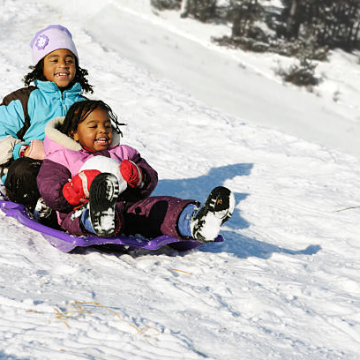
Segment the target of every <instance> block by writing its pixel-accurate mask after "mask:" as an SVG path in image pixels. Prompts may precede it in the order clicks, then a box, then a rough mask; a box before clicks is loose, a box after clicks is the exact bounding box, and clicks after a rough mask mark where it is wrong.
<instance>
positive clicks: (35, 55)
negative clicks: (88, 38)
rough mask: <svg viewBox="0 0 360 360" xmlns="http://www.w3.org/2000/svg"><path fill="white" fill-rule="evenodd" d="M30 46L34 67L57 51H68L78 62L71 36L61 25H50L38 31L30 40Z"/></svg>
mask: <svg viewBox="0 0 360 360" xmlns="http://www.w3.org/2000/svg"><path fill="white" fill-rule="evenodd" d="M30 46H31V53H32V59H33V64H34V65H36V64H37V63H38V62H39V61H40V60H41V59H42V58H44V57H45V56H46V55H48V54H50V53H51V52H53V51H54V50H58V49H68V50H70V51H71V52H72V53H73V54H74V55H75V56H76V57H77V59H78V61H79V55H78V53H77V50H76V47H75V44H74V42H73V40H72V35H71V33H70V31H69V30H68V29H67V28H66V27H64V26H61V25H50V26H48V27H47V28H45V29H42V30H40V31H38V32H37V33H36V34H35V36H34V38H33V39H32V41H31V43H30Z"/></svg>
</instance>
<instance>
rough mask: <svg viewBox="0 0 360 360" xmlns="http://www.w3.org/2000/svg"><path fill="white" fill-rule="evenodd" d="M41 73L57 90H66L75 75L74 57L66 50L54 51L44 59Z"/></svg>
mask: <svg viewBox="0 0 360 360" xmlns="http://www.w3.org/2000/svg"><path fill="white" fill-rule="evenodd" d="M43 73H44V76H45V78H46V79H47V80H48V81H53V82H54V83H55V84H56V85H57V86H58V88H59V89H66V88H67V87H68V86H69V85H70V84H71V82H72V81H73V80H74V78H75V75H76V64H75V55H74V54H73V53H72V52H71V51H70V50H67V49H58V50H54V51H53V52H51V53H50V54H48V55H46V56H45V58H44V70H43Z"/></svg>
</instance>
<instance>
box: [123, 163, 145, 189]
mask: <svg viewBox="0 0 360 360" xmlns="http://www.w3.org/2000/svg"><path fill="white" fill-rule="evenodd" d="M120 172H121V175H122V177H123V178H124V180H125V181H126V182H127V183H128V185H129V186H130V187H132V188H138V187H141V185H142V180H143V175H142V171H141V169H140V168H139V167H138V166H137V165H136V164H135V163H134V162H133V161H131V160H123V161H122V163H121V164H120Z"/></svg>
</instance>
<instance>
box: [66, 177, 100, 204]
mask: <svg viewBox="0 0 360 360" xmlns="http://www.w3.org/2000/svg"><path fill="white" fill-rule="evenodd" d="M99 174H100V171H99V170H83V171H80V172H79V173H78V174H76V175H75V176H74V177H73V178H72V179H71V180H70V181H69V182H68V183H66V184H65V185H64V187H63V189H62V193H63V195H64V197H65V199H66V200H67V201H68V203H69V204H71V205H79V204H81V203H86V202H87V201H88V199H89V191H90V186H91V183H92V181H93V180H94V179H95V177H96V176H98V175H99Z"/></svg>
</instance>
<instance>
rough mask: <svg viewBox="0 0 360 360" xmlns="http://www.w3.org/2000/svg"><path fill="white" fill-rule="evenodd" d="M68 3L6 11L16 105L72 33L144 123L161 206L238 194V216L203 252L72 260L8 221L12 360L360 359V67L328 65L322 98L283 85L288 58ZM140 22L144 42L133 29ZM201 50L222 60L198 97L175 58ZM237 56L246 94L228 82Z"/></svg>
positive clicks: (0, 314)
mask: <svg viewBox="0 0 360 360" xmlns="http://www.w3.org/2000/svg"><path fill="white" fill-rule="evenodd" d="M51 4H52V6H53V7H51V5H50V3H49V2H47V1H45V0H38V1H36V2H25V1H20V0H13V1H9V0H0V9H1V11H0V40H1V44H2V47H1V49H0V61H1V63H2V65H3V66H2V67H1V68H0V79H1V84H2V89H1V93H2V96H3V95H6V94H8V93H9V92H10V91H12V90H15V89H17V88H19V87H21V86H22V84H21V79H22V77H23V76H24V75H25V74H26V73H27V72H28V68H27V67H28V64H30V48H29V42H30V40H31V38H32V36H33V34H34V33H35V32H36V31H38V30H39V29H41V28H43V27H45V26H47V25H49V24H51V23H61V24H62V25H64V26H67V27H68V28H69V29H70V31H71V32H72V33H73V37H74V41H75V43H76V45H77V48H78V51H79V55H80V62H81V66H82V67H84V68H86V69H88V70H89V74H90V76H89V82H90V83H91V84H92V85H94V86H95V93H94V95H93V97H94V98H101V99H103V100H105V101H106V102H108V103H109V104H110V105H111V106H112V107H113V109H114V110H115V111H116V113H117V114H118V115H119V116H120V117H121V119H122V120H124V122H126V123H127V124H128V126H127V127H126V128H125V129H124V134H125V136H124V139H123V141H124V143H127V144H129V145H131V146H134V147H135V148H137V149H138V150H139V151H140V152H141V154H142V156H143V157H144V158H146V159H147V160H148V161H149V163H150V164H151V165H152V166H153V167H154V168H155V169H157V170H158V172H159V177H160V182H159V185H158V188H157V190H156V192H155V194H156V195H160V194H168V195H174V196H180V197H184V198H196V199H198V200H201V201H203V200H205V198H206V196H207V194H208V192H209V191H210V190H211V188H212V187H214V186H216V185H225V186H228V187H229V188H231V189H232V190H233V191H234V193H235V196H236V201H237V205H236V210H235V213H234V216H233V218H232V219H231V220H230V221H229V222H228V223H227V226H225V227H224V230H223V231H222V235H223V236H224V237H225V238H226V241H225V242H224V243H220V244H206V245H204V246H202V247H200V248H199V249H196V250H193V251H190V252H186V253H178V252H175V251H173V250H171V249H168V248H164V249H162V250H159V251H156V252H149V251H138V252H132V253H129V254H122V253H119V252H111V251H105V250H101V249H100V250H99V249H90V248H89V249H83V250H77V251H75V252H73V253H71V254H65V253H61V252H60V251H58V250H56V249H54V248H53V247H51V246H50V245H49V244H48V242H47V241H46V240H44V239H43V238H42V237H41V236H40V235H39V234H38V233H36V232H34V231H32V230H30V229H28V228H25V227H23V226H21V225H19V224H18V223H17V222H16V221H15V220H14V219H11V218H7V217H5V216H4V215H3V214H2V213H0V239H1V241H0V254H1V255H0V259H1V260H0V289H1V290H0V359H1V360H2V359H17V360H20V359H21V360H23V359H24V360H25V359H31V360H32V359H36V360H37V359H64V360H65V359H66V360H68V359H74V360H75V359H76V360H78V359H96V360H98V359H104V360H105V359H106V360H108V359H141V360H142V359H156V360H159V359H161V360H169V359H176V360H178V359H214V360H225V359H226V360H227V359H231V360H232V359H245V360H247V359H249V360H250V359H251V360H253V359H270V360H271V359H284V360H285V359H286V360H288V359H304V360H305V359H306V360H309V359H310V360H314V359H316V360H317V359H334V360H335V359H347V360H348V359H350V360H352V359H354V360H355V359H358V358H359V355H358V354H359V353H360V317H359V313H360V285H359V284H360V271H359V270H360V262H359V259H360V246H359V236H360V226H359V216H360V208H359V206H360V191H359V179H360V158H359V154H360V147H359V145H358V143H357V142H356V141H355V140H356V139H357V138H356V134H358V132H357V131H358V129H359V127H358V126H359V115H358V104H357V103H356V101H355V99H358V97H357V95H358V91H359V88H358V83H357V84H356V80H357V79H358V76H359V70H358V66H359V65H358V64H356V61H355V59H354V58H353V57H351V56H348V55H344V54H341V53H339V54H335V55H334V61H335V62H334V63H332V64H330V63H329V64H323V65H322V66H323V67H324V69H325V70H324V71H326V69H328V70H329V71H327V78H328V81H327V82H324V83H323V84H322V87H321V88H319V90H318V91H319V96H316V95H315V94H309V93H306V92H304V91H302V90H299V89H294V88H292V87H290V86H284V85H282V84H281V83H279V81H278V80H277V79H276V78H275V77H274V75H273V73H271V72H270V70H269V69H270V68H271V67H272V64H273V63H274V61H275V60H276V59H274V58H273V57H270V56H268V55H265V56H263V57H261V56H258V55H257V56H255V55H251V54H244V53H241V52H238V53H236V54H235V53H234V52H226V51H224V50H223V49H221V50H219V49H216V48H215V47H214V45H209V44H207V41H209V38H208V35H209V32H210V31H215V32H217V33H218V32H220V31H225V30H221V29H220V28H216V29H214V30H211V29H210V28H209V27H208V25H201V24H198V23H196V22H194V21H193V20H191V19H186V20H184V19H182V22H181V23H180V20H179V19H178V18H177V17H176V13H171V12H166V13H161V14H154V13H153V12H152V11H151V9H150V7H149V4H148V1H145V0H131V1H130V0H127V1H126V0H117V1H115V0H114V1H106V2H102V4H101V5H98V2H97V1H92V0H91V1H89V0H88V1H84V0H81V1H68V2H67V3H61V2H59V1H57V0H56V1H52V2H51ZM109 9H112V11H111V12H110V11H109ZM114 15H116V16H117V17H116V18H114ZM135 21H137V23H138V27H137V29H138V30H135V28H132V29H131V30H129V29H130V28H129V26H130V25H131V24H134V23H135ZM90 24H92V25H93V26H90ZM106 24H107V25H106ZM125 24H126V28H125V27H123V25H125ZM155 29H157V31H155ZM110 30H111V32H112V33H111V32H110ZM140 30H141V31H140ZM160 30H161V31H160ZM165 30H167V33H166V35H163V34H164V33H163V32H164V31H165ZM190 30H191V31H190ZM145 32H146V34H147V36H153V37H154V39H158V40H156V41H155V42H153V43H152V44H149V43H147V49H148V51H149V52H148V54H149V57H148V58H145V55H144V54H146V52H144V50H143V48H142V47H141V44H143V45H144V42H141V41H142V40H141V39H145V35H144V34H145ZM186 32H188V36H187V37H186V36H185V35H184V34H186ZM119 34H120V35H121V36H120V35H119ZM139 34H140V37H139ZM141 34H143V35H142V36H141ZM159 34H160V35H159ZM190 34H192V35H191V36H190ZM194 34H197V35H198V36H197V38H196V39H195V35H194ZM164 36H167V39H168V40H167V41H168V44H178V45H179V47H178V48H176V46H175V50H173V51H175V54H177V55H178V56H176V55H175V56H174V53H173V54H171V52H170V50H169V47H168V48H166V47H165V46H162V44H161V41H160V40H161V38H163V39H164ZM128 39H130V40H131V39H134V40H133V41H132V43H131V41H130V42H127V40H128ZM135 39H137V40H136V41H135ZM206 39H207V40H206ZM120 41H121V43H120ZM189 41H192V56H193V57H194V59H196V60H194V62H192V64H196V63H197V61H198V60H199V59H200V63H201V61H205V59H206V62H205V63H204V65H203V66H201V67H199V69H198V70H199V71H198V72H197V75H196V76H199V77H198V78H196V79H197V80H196V81H194V79H193V83H190V84H188V85H187V84H186V83H188V81H186V80H189V79H190V75H189V73H188V72H189V71H192V70H191V69H190V68H189V66H190V63H189V62H184V63H182V62H181V61H179V62H177V63H176V75H177V78H173V77H171V76H170V75H169V74H170V73H171V72H173V71H170V70H171V69H169V67H170V66H169V65H170V63H169V61H170V60H168V59H171V61H175V58H176V57H178V58H179V59H180V58H181V56H182V55H181V54H182V53H183V52H182V51H179V50H177V49H189V48H188V46H190V45H189V44H190V42H189ZM155 43H157V45H158V46H159V48H157V47H155V49H157V50H156V51H161V52H158V58H157V59H158V64H157V68H154V67H153V66H154V65H156V61H154V59H155V60H156V58H154V57H153V55H152V53H151V52H150V50H151V49H152V48H153V45H154V46H155ZM134 44H138V45H139V46H138V47H135V46H134ZM206 44H207V45H206ZM130 45H131V47H130ZM205 45H206V46H205ZM170 48H171V47H170ZM136 49H137V50H136ZM160 49H161V50H160ZM204 49H205V50H204ZM136 51H138V53H137V54H138V58H137V59H135V57H136ZM205 51H206V58H204V57H203V56H205ZM197 54H199V57H197ZM150 55H151V56H150ZM235 55H236V56H237V57H239V58H237V59H240V58H241V59H242V61H243V64H244V66H243V67H239V66H238V69H239V75H237V76H241V77H242V78H243V79H244V80H243V83H244V84H246V86H245V85H244V87H238V84H237V85H236V86H235V85H234V84H231V82H230V81H229V80H228V79H229V77H228V76H230V75H231V74H232V71H234V70H231V71H230V72H229V75H228V74H227V72H226V71H225V68H226V67H225V65H224V64H225V63H226V62H228V64H229V68H231V69H233V68H232V66H233V63H232V61H233V59H234V56H235ZM219 56H221V58H222V59H223V62H224V63H223V64H222V65H220V63H219V62H218V59H219ZM161 59H164V60H165V62H161ZM179 59H178V60H179ZM236 61H238V60H236ZM281 61H284V62H286V61H289V60H286V59H285V60H283V59H282V60H281ZM161 64H162V65H161ZM210 64H213V65H211V66H210ZM216 64H219V66H220V67H221V68H219V70H218V71H217V73H216V74H215V70H214V69H213V68H214V67H216V66H217V65H216ZM351 64H352V66H351ZM182 66H185V67H186V68H183V67H182ZM222 66H224V67H222ZM159 69H160V70H162V71H161V72H160V71H159ZM331 69H335V70H336V71H331ZM211 70H212V71H214V76H211V79H210V78H209V82H208V83H206V84H200V83H199V82H200V79H201V78H202V79H203V78H204V76H205V77H206V76H209V75H208V74H209V72H210V71H211ZM193 74H194V76H195V73H194V72H193ZM220 74H224V76H225V77H224V78H223V79H222V78H221V76H220ZM336 76H338V77H336ZM181 80H182V81H183V82H181ZM190 80H191V79H190ZM210 80H211V81H210ZM223 81H224V82H223ZM234 82H237V81H236V79H235V75H234ZM336 82H337V84H343V90H341V92H342V93H344V94H347V95H346V96H344V99H343V101H342V102H341V101H339V102H334V101H333V100H332V92H333V91H332V90H330V89H333V87H332V86H333V84H335V83H336ZM195 85H198V86H197V88H196V86H195ZM202 85H206V87H205V89H206V88H208V90H209V91H208V92H207V93H205V94H204V93H203V89H204V88H203V86H202ZM212 86H216V89H217V93H216V94H217V96H215V95H216V94H215V95H214V94H213V93H214V91H213V88H212ZM339 86H340V85H339ZM222 88H224V89H225V88H226V89H229V88H232V89H236V91H241V93H240V94H241V95H240V96H239V99H238V101H239V103H236V105H237V104H239V105H237V106H235V105H234V106H233V107H232V108H230V104H234V102H235V100H229V99H230V98H229V99H228V100H226V99H224V98H223V95H221V94H222V92H221V89H222ZM194 89H195V90H194ZM234 91H235V90H234ZM201 93H202V95H201ZM228 94H229V97H230V96H232V95H230V92H229V93H228ZM320 95H321V96H320ZM216 97H217V100H218V102H215V100H214V99H215V98H216ZM281 99H283V100H284V99H286V104H287V105H286V107H285V108H284V109H283V110H282V109H280V108H279V103H280V100H281ZM225 100H226V101H225ZM266 100H268V101H267V102H266ZM227 105H229V108H227ZM224 107H225V109H224ZM239 109H241V110H242V111H241V113H239V112H237V111H239ZM310 110H311V111H310ZM289 116H290V117H292V118H291V119H292V124H295V123H296V124H295V125H294V126H291V125H289V124H288V121H289ZM267 120H268V121H269V122H267ZM306 120H308V121H307V122H306ZM340 120H341V121H340ZM287 126H288V127H287ZM314 134H315V135H314Z"/></svg>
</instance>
